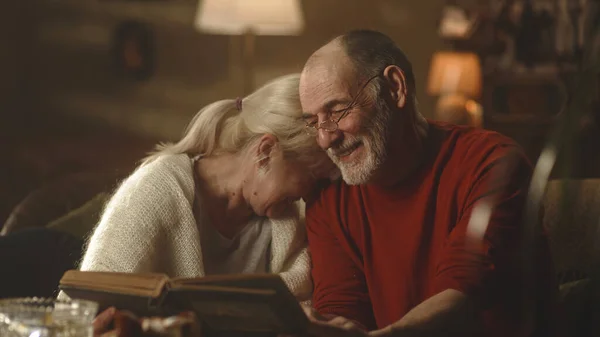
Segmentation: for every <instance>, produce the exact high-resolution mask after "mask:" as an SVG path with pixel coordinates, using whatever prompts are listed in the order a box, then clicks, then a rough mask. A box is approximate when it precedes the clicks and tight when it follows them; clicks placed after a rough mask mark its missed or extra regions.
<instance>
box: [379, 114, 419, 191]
mask: <svg viewBox="0 0 600 337" xmlns="http://www.w3.org/2000/svg"><path fill="white" fill-rule="evenodd" d="M428 139H429V123H427V120H425V118H418V119H417V120H416V121H415V123H414V124H413V127H412V128H407V129H406V130H404V132H402V133H400V136H399V137H393V136H392V137H391V138H390V139H389V147H388V153H387V159H386V161H385V163H384V165H382V166H381V167H380V168H379V170H378V171H377V173H376V174H375V176H374V177H373V179H371V183H372V184H375V185H379V186H383V187H389V186H394V185H396V184H399V183H402V182H403V181H404V180H406V179H407V178H408V177H409V176H411V175H412V174H413V173H414V172H415V171H416V170H417V169H418V168H419V167H420V166H421V164H422V163H423V160H424V159H425V156H426V152H427V151H426V143H427V140H428Z"/></svg>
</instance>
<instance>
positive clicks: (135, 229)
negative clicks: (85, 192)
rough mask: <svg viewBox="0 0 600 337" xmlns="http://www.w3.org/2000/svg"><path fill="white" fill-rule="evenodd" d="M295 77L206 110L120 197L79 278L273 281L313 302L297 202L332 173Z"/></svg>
mask: <svg viewBox="0 0 600 337" xmlns="http://www.w3.org/2000/svg"><path fill="white" fill-rule="evenodd" d="M298 82H299V76H298V75H288V76H284V77H281V78H278V79H276V80H274V81H272V82H270V83H268V84H267V85H265V86H264V87H262V88H260V89H258V90H257V91H256V92H254V93H253V94H251V95H249V96H248V97H246V98H244V99H240V98H238V99H237V100H234V99H228V100H222V101H218V102H215V103H212V104H210V105H208V106H207V107H205V108H204V109H202V110H201V111H200V112H199V113H198V114H197V115H196V116H195V117H194V119H193V120H192V122H191V123H190V125H189V126H188V129H187V131H186V133H185V135H184V137H183V138H182V139H181V140H180V141H179V142H177V143H174V144H163V145H160V146H159V147H158V149H157V151H156V152H155V153H153V154H152V155H151V156H150V157H148V158H147V159H146V160H145V161H144V162H143V163H142V164H141V165H140V167H139V168H138V169H137V170H136V171H135V172H134V173H133V174H132V175H131V176H130V177H128V178H127V179H126V180H125V181H124V182H123V183H122V184H121V186H120V187H119V188H118V190H117V191H116V193H115V194H114V196H113V197H112V199H111V200H110V201H109V202H108V204H107V205H106V208H105V211H104V213H103V215H102V217H101V219H100V222H99V224H98V226H97V228H96V229H95V231H94V233H93V235H92V236H91V237H90V239H89V243H88V247H87V250H86V252H85V255H84V257H83V260H82V263H81V266H80V269H81V270H85V271H114V272H131V273H134V272H135V273H141V272H160V273H166V274H168V275H169V276H171V277H201V276H205V275H211V274H228V273H279V274H280V275H281V277H282V279H283V280H284V282H285V283H286V284H287V286H288V287H289V288H290V290H291V291H292V293H293V294H295V295H296V297H297V299H298V300H300V301H303V300H307V299H309V298H310V293H311V290H312V285H311V282H310V260H309V256H308V252H307V249H306V238H305V233H304V226H303V223H302V222H301V211H302V210H301V209H300V207H299V203H298V201H300V200H301V198H302V197H304V196H306V195H307V194H308V193H310V192H311V191H312V189H313V187H314V186H315V183H316V182H317V180H319V179H322V178H327V177H329V175H330V174H331V173H332V172H335V171H334V166H333V164H332V163H331V162H330V161H329V160H328V158H327V155H326V154H325V153H324V152H323V151H322V150H321V149H319V147H318V146H317V144H316V142H315V139H314V137H311V136H310V135H309V134H307V133H306V132H305V131H304V129H303V128H304V124H303V123H302V121H301V120H300V117H301V108H300V102H299V98H298Z"/></svg>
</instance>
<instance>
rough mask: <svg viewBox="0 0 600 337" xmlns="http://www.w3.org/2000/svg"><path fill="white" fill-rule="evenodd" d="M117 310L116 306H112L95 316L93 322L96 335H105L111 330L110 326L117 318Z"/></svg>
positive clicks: (101, 336) (95, 336) (99, 336)
mask: <svg viewBox="0 0 600 337" xmlns="http://www.w3.org/2000/svg"><path fill="white" fill-rule="evenodd" d="M116 312H117V309H116V308H114V307H110V308H108V309H106V310H104V311H103V312H101V313H100V314H98V316H96V318H94V321H93V322H92V326H93V328H94V337H103V336H105V334H107V333H109V332H111V331H110V326H111V324H112V322H113V321H114V319H115V313H116Z"/></svg>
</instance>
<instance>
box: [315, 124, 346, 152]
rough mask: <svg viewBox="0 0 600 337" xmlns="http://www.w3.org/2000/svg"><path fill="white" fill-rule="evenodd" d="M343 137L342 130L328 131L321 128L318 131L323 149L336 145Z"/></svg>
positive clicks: (318, 137)
mask: <svg viewBox="0 0 600 337" xmlns="http://www.w3.org/2000/svg"><path fill="white" fill-rule="evenodd" d="M341 138H342V132H341V131H340V130H336V131H326V130H324V129H319V130H318V132H317V143H318V144H319V146H320V147H321V148H322V149H323V150H327V149H329V148H330V147H332V146H334V145H335V144H336V143H337V142H339V141H340V140H341Z"/></svg>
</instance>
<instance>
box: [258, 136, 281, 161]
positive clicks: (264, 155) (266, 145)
mask: <svg viewBox="0 0 600 337" xmlns="http://www.w3.org/2000/svg"><path fill="white" fill-rule="evenodd" d="M276 146H277V137H275V136H273V135H271V134H265V135H263V136H262V137H260V139H259V140H258V146H257V147H256V163H257V164H258V165H259V166H260V167H266V165H267V164H268V163H269V160H270V158H271V157H272V155H273V154H274V152H275V148H276Z"/></svg>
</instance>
